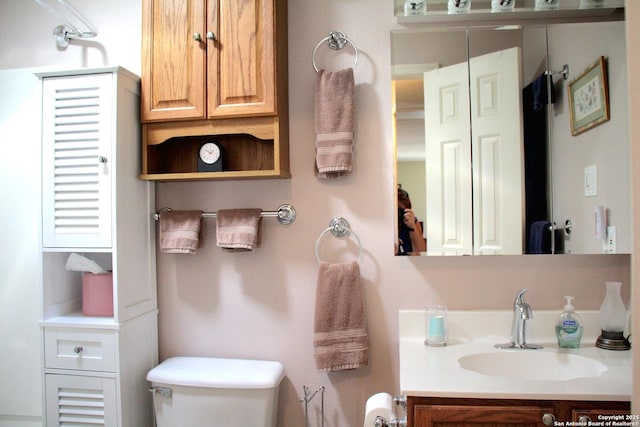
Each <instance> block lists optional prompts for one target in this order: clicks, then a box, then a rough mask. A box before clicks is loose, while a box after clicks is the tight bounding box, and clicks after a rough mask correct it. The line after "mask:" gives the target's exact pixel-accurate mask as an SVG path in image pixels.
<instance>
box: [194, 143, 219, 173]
mask: <svg viewBox="0 0 640 427" xmlns="http://www.w3.org/2000/svg"><path fill="white" fill-rule="evenodd" d="M220 171H222V147H220V145H219V144H218V143H217V142H215V141H209V142H205V143H204V144H202V146H201V147H200V150H198V172H220Z"/></svg>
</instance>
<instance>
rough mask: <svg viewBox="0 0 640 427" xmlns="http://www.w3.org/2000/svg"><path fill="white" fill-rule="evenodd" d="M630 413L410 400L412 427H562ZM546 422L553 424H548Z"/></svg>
mask: <svg viewBox="0 0 640 427" xmlns="http://www.w3.org/2000/svg"><path fill="white" fill-rule="evenodd" d="M630 410H631V404H630V403H629V402H609V401H574V400H523V399H468V398H439V397H412V396H409V397H408V398H407V418H408V427H432V426H433V427H436V426H438V427H445V426H446V427H465V426H466V427H469V426H474V427H509V426H513V427H516V426H518V427H519V426H544V425H558V426H560V425H572V424H568V423H569V422H571V421H572V422H579V421H584V422H585V423H586V422H587V421H588V420H591V421H592V422H597V421H602V420H603V416H613V415H626V414H629V413H630ZM581 417H589V418H581ZM543 418H545V420H546V421H550V422H551V423H550V424H544V423H543ZM554 420H555V422H554ZM585 425H587V424H585Z"/></svg>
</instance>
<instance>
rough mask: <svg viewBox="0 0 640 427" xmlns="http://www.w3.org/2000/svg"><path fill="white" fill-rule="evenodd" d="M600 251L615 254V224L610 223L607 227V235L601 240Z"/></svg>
mask: <svg viewBox="0 0 640 427" xmlns="http://www.w3.org/2000/svg"><path fill="white" fill-rule="evenodd" d="M602 251H603V252H604V253H605V254H615V253H617V249H616V226H615V225H610V226H608V227H607V237H606V238H605V239H604V240H603V241H602Z"/></svg>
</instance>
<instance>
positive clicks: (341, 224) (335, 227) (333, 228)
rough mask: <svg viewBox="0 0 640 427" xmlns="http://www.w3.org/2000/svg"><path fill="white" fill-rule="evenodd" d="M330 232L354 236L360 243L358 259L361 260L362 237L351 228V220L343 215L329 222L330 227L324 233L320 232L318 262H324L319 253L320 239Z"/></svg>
mask: <svg viewBox="0 0 640 427" xmlns="http://www.w3.org/2000/svg"><path fill="white" fill-rule="evenodd" d="M329 232H330V233H331V234H333V235H334V236H335V237H338V238H343V237H349V236H353V238H354V239H355V240H356V242H357V243H358V260H360V258H361V255H362V243H361V242H360V238H359V237H358V235H357V234H356V233H354V231H353V230H352V229H351V225H350V224H349V221H347V220H346V219H345V218H342V217H336V218H333V219H332V220H331V222H330V223H329V227H328V228H326V229H325V230H324V231H323V232H322V233H320V236H318V239H317V240H316V259H317V260H318V262H322V260H321V259H320V253H319V249H320V241H321V240H322V238H323V237H324V236H325V235H326V234H327V233H329Z"/></svg>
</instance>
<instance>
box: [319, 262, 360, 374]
mask: <svg viewBox="0 0 640 427" xmlns="http://www.w3.org/2000/svg"><path fill="white" fill-rule="evenodd" d="M313 332H314V334H313V343H314V357H315V362H316V368H317V369H319V370H321V371H329V372H331V371H340V370H345V369H356V368H360V367H363V366H367V364H368V363H369V344H368V335H367V318H366V309H365V304H364V290H363V288H362V278H361V277H360V266H359V265H358V263H357V262H352V263H349V264H330V263H327V262H321V263H320V270H319V272H318V283H317V287H316V303H315V319H314V331H313Z"/></svg>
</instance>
